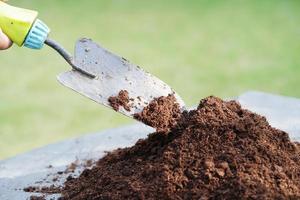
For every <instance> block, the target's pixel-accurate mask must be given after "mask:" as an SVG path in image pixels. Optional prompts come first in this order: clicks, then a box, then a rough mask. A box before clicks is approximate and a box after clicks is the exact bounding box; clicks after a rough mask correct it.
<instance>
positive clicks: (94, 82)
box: [0, 1, 184, 117]
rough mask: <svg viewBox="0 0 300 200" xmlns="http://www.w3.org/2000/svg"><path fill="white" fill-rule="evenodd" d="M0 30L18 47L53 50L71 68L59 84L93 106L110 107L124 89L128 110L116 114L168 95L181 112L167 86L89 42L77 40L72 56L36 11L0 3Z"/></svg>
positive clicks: (130, 113)
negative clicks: (82, 96) (77, 93)
mask: <svg viewBox="0 0 300 200" xmlns="http://www.w3.org/2000/svg"><path fill="white" fill-rule="evenodd" d="M0 28H1V29H2V31H3V32H4V33H5V34H6V35H7V36H8V37H9V38H10V39H11V40H12V41H13V42H14V43H16V44H17V45H19V46H26V47H28V48H31V49H42V47H43V46H44V44H47V45H48V46H50V47H52V48H53V49H55V50H56V51H57V52H58V53H59V54H60V55H61V56H62V57H63V58H64V59H65V60H66V61H67V62H68V63H69V64H70V65H71V67H72V70H70V71H68V72H65V73H62V74H60V75H59V76H58V80H59V82H61V83H62V84H63V85H65V86H67V87H69V88H71V89H73V90H75V91H76V92H79V93H80V94H82V95H84V96H86V97H88V98H90V99H92V100H94V101H95V102H97V103H100V104H103V105H105V106H108V107H110V108H112V107H111V105H110V103H109V102H108V99H109V98H110V97H113V96H117V95H118V93H119V92H120V91H121V90H123V91H124V90H126V91H127V92H128V95H129V98H130V103H129V104H128V106H129V107H130V109H124V108H123V107H120V109H118V111H119V112H121V113H123V114H125V115H127V116H129V117H132V116H133V115H134V114H135V113H139V112H141V111H142V110H143V108H144V107H145V106H147V105H148V104H149V103H150V102H151V101H152V100H154V99H155V98H157V97H161V96H168V95H169V94H173V95H174V96H175V98H176V99H177V102H178V103H179V105H180V107H181V108H182V109H184V102H183V101H182V99H181V98H180V97H179V96H178V95H177V94H176V93H175V92H174V91H173V90H172V89H171V88H170V87H169V86H168V85H167V84H165V83H164V82H162V81H161V80H159V79H158V78H156V77H154V76H152V75H151V74H149V73H147V72H145V71H144V70H143V69H141V68H140V67H138V66H136V65H134V64H131V63H130V62H129V61H128V60H126V59H125V58H123V57H120V56H117V55H115V54H113V53H111V52H109V51H108V50H106V49H104V48H103V47H101V46H99V45H98V44H96V43H95V42H93V41H92V40H89V39H80V40H78V42H77V43H76V45H75V55H74V57H73V56H72V55H71V54H70V53H68V52H67V51H66V50H65V49H64V48H63V47H62V46H61V45H60V44H58V43H57V42H55V41H54V40H52V39H50V38H49V32H50V29H49V28H48V27H47V25H46V24H45V23H43V22H42V21H41V20H39V19H37V12H36V11H32V10H27V9H22V8H16V7H13V6H10V5H8V4H6V3H3V2H1V1H0Z"/></svg>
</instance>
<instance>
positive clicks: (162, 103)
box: [134, 95, 181, 132]
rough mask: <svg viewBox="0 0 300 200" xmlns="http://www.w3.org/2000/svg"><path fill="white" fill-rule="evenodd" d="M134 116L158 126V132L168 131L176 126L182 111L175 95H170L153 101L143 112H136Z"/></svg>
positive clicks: (148, 123)
mask: <svg viewBox="0 0 300 200" xmlns="http://www.w3.org/2000/svg"><path fill="white" fill-rule="evenodd" d="M134 118H135V119H137V120H139V121H142V122H144V123H145V124H147V125H149V126H152V127H154V128H156V129H157V131H158V132H168V131H169V130H170V129H171V128H173V127H175V126H176V124H177V122H178V120H179V119H180V118H181V112H180V107H179V104H178V103H176V99H175V97H174V95H168V96H167V97H159V98H156V99H154V100H153V101H151V102H150V103H149V105H148V106H146V107H145V108H144V109H143V111H142V112H141V113H137V114H134Z"/></svg>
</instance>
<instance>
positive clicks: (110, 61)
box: [58, 39, 185, 117]
mask: <svg viewBox="0 0 300 200" xmlns="http://www.w3.org/2000/svg"><path fill="white" fill-rule="evenodd" d="M74 56H75V64H76V66H77V67H79V68H80V69H82V70H84V71H86V72H89V73H91V74H93V75H95V76H96V77H95V78H90V77H88V76H83V75H82V73H80V72H78V71H75V70H71V71H68V72H64V73H62V74H60V75H59V76H58V81H59V82H60V83H61V84H63V85H64V86H66V87H68V88H70V89H72V90H74V91H76V92H78V93H80V94H82V95H83V96H86V97H88V98H89V99H91V100H93V101H95V102H97V103H100V104H103V105H104V106H107V107H109V108H111V106H110V103H109V102H108V99H109V97H111V96H117V95H118V93H119V92H120V91H121V90H126V91H127V92H128V94H129V98H130V99H131V100H130V102H129V104H128V106H129V107H130V110H125V109H124V108H123V107H120V109H119V112H120V113H122V114H124V115H127V116H129V117H133V114H135V113H139V112H141V111H142V110H143V108H144V107H145V106H147V105H148V104H149V102H151V101H152V100H153V99H154V98H157V97H161V96H167V95H168V94H174V96H175V98H176V100H177V102H178V103H179V105H180V107H181V108H182V109H185V104H184V102H183V100H182V99H181V98H180V96H179V95H178V94H177V93H176V92H175V91H174V90H173V89H172V88H170V86H168V85H167V84H166V83H164V82H163V81H161V80H160V79H158V78H157V77H155V76H153V75H152V74H150V73H148V72H146V71H144V70H143V69H142V68H140V67H139V66H137V65H135V64H132V63H130V62H129V61H128V60H126V59H125V58H123V57H120V56H118V55H116V54H114V53H112V52H109V51H108V50H107V49H105V48H103V47H101V46H100V45H98V44H97V43H95V42H93V41H92V40H89V39H81V40H79V41H78V42H77V43H76V46H75V55H74Z"/></svg>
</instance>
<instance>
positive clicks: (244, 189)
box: [61, 97, 300, 200]
mask: <svg viewBox="0 0 300 200" xmlns="http://www.w3.org/2000/svg"><path fill="white" fill-rule="evenodd" d="M169 98H171V97H169ZM158 101H163V100H158ZM167 101H169V100H167ZM170 101H171V100H170ZM170 108H171V107H170ZM170 108H167V109H170ZM159 109H160V103H157V105H154V106H153V110H152V111H153V112H156V111H157V110H159ZM148 113H149V115H151V114H150V113H151V111H150V110H149V111H148ZM177 114H178V115H179V113H177ZM144 116H147V115H146V113H145V115H144ZM156 116H157V117H159V115H156ZM165 117H166V121H168V120H169V119H170V118H169V117H170V115H165ZM168 125H173V123H170V122H168V123H167V124H165V125H164V127H167V126H168ZM61 194H62V197H61V200H71V199H72V200H81V199H89V200H96V199H174V200H175V199H300V149H299V145H296V144H295V143H293V142H291V141H290V139H289V137H288V134H287V133H285V132H283V131H281V130H278V129H275V128H272V127H271V126H270V125H269V124H268V122H267V121H266V119H265V118H264V117H262V116H260V115H257V114H255V113H252V112H250V111H248V110H244V109H242V108H241V106H240V105H239V104H238V103H237V102H235V101H229V102H225V101H222V100H221V99H219V98H216V97H208V98H206V99H203V100H201V102H200V104H199V106H198V108H197V109H196V110H192V111H190V112H187V111H186V112H184V113H183V114H182V115H181V117H180V120H179V121H178V122H177V123H176V126H175V127H173V128H172V129H171V131H170V132H169V133H168V134H163V133H162V132H156V133H152V134H150V135H149V136H148V138H147V139H144V140H139V141H138V142H137V143H136V144H135V145H134V146H133V147H130V148H124V149H118V150H115V151H113V152H111V153H109V154H107V155H106V156H105V157H103V158H102V159H100V160H99V161H98V162H97V164H96V166H94V167H93V168H92V169H86V170H84V171H83V172H82V174H81V175H80V176H79V177H78V178H74V179H70V180H68V181H66V182H65V184H64V187H63V188H62V192H61Z"/></svg>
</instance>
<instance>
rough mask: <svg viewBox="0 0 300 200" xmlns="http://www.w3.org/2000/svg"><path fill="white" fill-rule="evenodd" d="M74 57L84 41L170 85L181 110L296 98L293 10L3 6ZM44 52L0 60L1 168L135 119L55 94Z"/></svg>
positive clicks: (50, 60)
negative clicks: (32, 15) (230, 100)
mask: <svg viewBox="0 0 300 200" xmlns="http://www.w3.org/2000/svg"><path fill="white" fill-rule="evenodd" d="M10 4H13V5H16V6H20V7H26V8H31V9H36V10H38V11H39V12H40V15H39V17H40V18H41V19H42V20H43V21H45V22H46V23H47V24H48V25H49V26H50V27H51V29H52V33H51V37H52V38H54V39H56V40H58V41H59V42H61V43H62V44H64V45H65V47H66V48H67V49H69V50H70V51H72V49H73V45H74V43H75V41H76V40H77V39H78V38H79V37H83V36H85V37H90V38H93V39H94V40H95V41H97V42H99V43H101V44H102V45H103V46H105V47H107V48H108V49H110V50H112V51H113V52H116V53H117V54H119V55H122V56H124V57H126V58H128V59H129V60H131V61H132V62H134V63H136V64H138V65H140V66H143V67H144V68H145V69H146V70H148V71H150V72H151V73H153V74H154V75H156V76H158V77H160V78H161V79H162V80H164V81H165V82H167V83H168V84H170V85H171V86H172V87H173V88H174V89H175V90H176V91H178V93H179V94H181V96H182V97H183V98H184V100H185V101H186V103H187V105H194V104H197V103H198V101H199V100H200V99H201V98H203V97H205V96H208V95H212V94H213V95H216V96H220V97H231V96H236V95H239V94H241V93H243V92H245V91H247V90H260V91H265V92H271V93H276V94H281V95H288V96H295V97H300V89H299V86H300V1H297V0H295V1H289V0H285V1H283V0H282V1H279V0H278V1H277V0H264V1H262V0H251V1H250V0H249V1H246V0H228V1H221V0H220V1H211V0H205V1H200V0H194V1H191V0H172V1H171V0H170V1H162V0H151V1H145V0H94V1H86V0H76V1H74V0H42V1H41V0H26V1H23V0H11V1H10ZM67 69H69V66H68V65H67V64H66V63H65V62H64V61H63V60H62V59H61V58H60V57H59V56H58V55H57V54H56V53H55V52H54V51H52V50H50V49H49V48H44V49H43V50H42V51H33V50H29V49H26V48H18V47H16V46H14V47H13V48H12V49H10V50H9V51H3V52H1V53H0V70H1V72H0V159H4V158H7V157H10V156H14V155H16V154H18V153H21V152H24V151H28V150H30V149H33V148H36V147H40V146H43V145H46V144H49V143H53V142H56V141H60V140H63V139H67V138H70V137H76V136H80V135H83V134H85V133H90V132H96V131H100V130H103V129H107V128H112V127H117V126H121V125H124V124H128V123H133V120H131V119H128V118H126V117H124V116H122V115H119V114H117V113H115V112H113V111H111V110H109V109H107V108H104V107H102V106H100V105H97V104H95V103H94V102H92V101H90V100H88V99H85V98H84V97H82V96H80V95H78V94H77V93H75V92H73V91H71V90H69V89H67V88H65V87H63V86H61V85H60V84H59V83H58V82H57V81H56V75H57V74H59V73H60V72H63V71H65V70H67Z"/></svg>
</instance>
